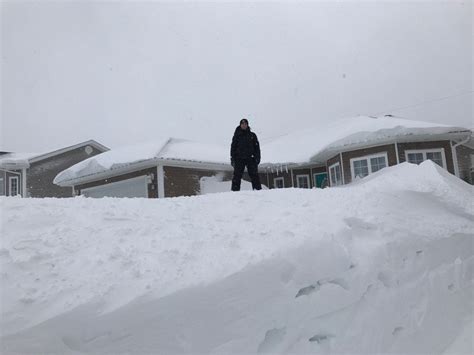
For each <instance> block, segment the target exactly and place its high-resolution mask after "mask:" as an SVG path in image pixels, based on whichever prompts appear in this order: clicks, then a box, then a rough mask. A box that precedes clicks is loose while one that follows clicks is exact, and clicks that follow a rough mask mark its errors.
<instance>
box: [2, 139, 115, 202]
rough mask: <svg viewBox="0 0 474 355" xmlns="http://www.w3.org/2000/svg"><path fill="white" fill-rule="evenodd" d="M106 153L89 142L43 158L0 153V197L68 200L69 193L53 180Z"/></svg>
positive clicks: (95, 143)
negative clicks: (85, 160)
mask: <svg viewBox="0 0 474 355" xmlns="http://www.w3.org/2000/svg"><path fill="white" fill-rule="evenodd" d="M108 149H109V148H107V147H105V146H103V145H102V144H100V143H97V142H96V141H94V140H89V141H86V142H82V143H79V144H75V145H72V146H69V147H65V148H61V149H58V150H54V151H51V152H48V153H44V154H34V153H10V152H0V196H2V195H3V196H18V195H19V196H22V197H71V196H73V191H72V189H71V188H70V187H60V186H57V185H55V184H54V183H53V179H54V177H55V176H56V175H57V174H58V173H60V172H61V171H63V170H65V169H67V168H69V167H70V166H72V165H74V164H76V163H78V162H80V161H82V160H84V159H87V158H89V157H92V156H94V155H97V154H100V153H102V152H105V151H107V150H108Z"/></svg>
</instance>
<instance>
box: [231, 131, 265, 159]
mask: <svg viewBox="0 0 474 355" xmlns="http://www.w3.org/2000/svg"><path fill="white" fill-rule="evenodd" d="M230 157H231V159H232V160H234V161H235V160H239V159H249V158H253V159H255V161H256V162H257V164H259V163H260V144H259V143H258V139H257V135H256V134H255V133H253V132H252V131H251V130H250V127H248V128H247V129H246V130H243V129H241V128H240V126H237V128H236V129H235V132H234V137H233V138H232V145H231V147H230Z"/></svg>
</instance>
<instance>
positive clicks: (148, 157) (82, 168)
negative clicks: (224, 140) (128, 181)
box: [54, 137, 229, 186]
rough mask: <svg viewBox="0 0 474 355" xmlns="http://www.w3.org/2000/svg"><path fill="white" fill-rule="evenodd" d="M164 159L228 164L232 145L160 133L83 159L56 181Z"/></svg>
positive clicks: (112, 172)
mask: <svg viewBox="0 0 474 355" xmlns="http://www.w3.org/2000/svg"><path fill="white" fill-rule="evenodd" d="M163 160H167V161H173V162H182V163H184V162H191V163H195V164H197V165H200V164H201V165H204V164H214V165H216V164H217V165H222V166H224V165H225V166H227V165H228V162H229V149H228V148H226V147H223V146H220V145H217V144H209V143H200V142H193V141H189V140H184V139H176V138H159V137H158V138H156V139H155V140H153V141H150V142H144V143H139V144H134V145H130V146H124V147H120V148H117V149H112V150H109V151H108V152H105V153H102V154H98V155H96V156H93V157H91V158H89V159H86V160H83V161H81V162H79V163H77V164H75V165H73V166H71V167H70V168H68V169H66V170H64V171H62V172H61V173H59V174H58V175H57V176H56V178H55V179H54V183H55V184H58V185H65V186H67V185H68V184H70V183H71V182H76V183H77V181H78V180H84V179H89V180H93V179H94V178H96V177H97V176H98V175H99V174H100V175H101V176H103V177H105V176H109V175H112V174H114V173H115V172H117V171H118V170H120V172H122V171H123V172H125V171H126V170H127V169H136V168H137V167H138V166H140V167H143V168H145V167H146V166H152V165H153V164H157V163H158V162H159V161H163Z"/></svg>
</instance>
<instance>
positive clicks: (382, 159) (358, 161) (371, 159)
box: [351, 152, 388, 180]
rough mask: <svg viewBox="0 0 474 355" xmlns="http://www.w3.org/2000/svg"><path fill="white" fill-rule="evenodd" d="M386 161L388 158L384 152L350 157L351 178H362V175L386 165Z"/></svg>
mask: <svg viewBox="0 0 474 355" xmlns="http://www.w3.org/2000/svg"><path fill="white" fill-rule="evenodd" d="M387 161H388V158H387V153H386V152H384V153H381V154H376V155H368V156H365V157H361V158H353V159H351V167H352V180H354V179H357V178H363V177H364V176H367V175H369V174H373V173H375V172H376V171H379V170H380V169H383V168H385V167H387Z"/></svg>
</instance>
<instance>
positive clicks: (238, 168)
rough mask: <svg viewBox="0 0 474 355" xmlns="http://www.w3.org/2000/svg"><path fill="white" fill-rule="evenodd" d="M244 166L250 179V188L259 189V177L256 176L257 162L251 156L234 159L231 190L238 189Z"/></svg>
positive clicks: (260, 187)
mask: <svg viewBox="0 0 474 355" xmlns="http://www.w3.org/2000/svg"><path fill="white" fill-rule="evenodd" d="M245 167H247V171H248V173H249V176H250V179H251V180H252V188H253V189H254V190H261V189H262V185H261V184H260V177H259V176H258V164H257V162H256V161H255V159H253V158H249V159H236V160H235V162H234V177H233V178H232V191H240V181H241V180H242V175H243V174H244V170H245Z"/></svg>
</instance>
